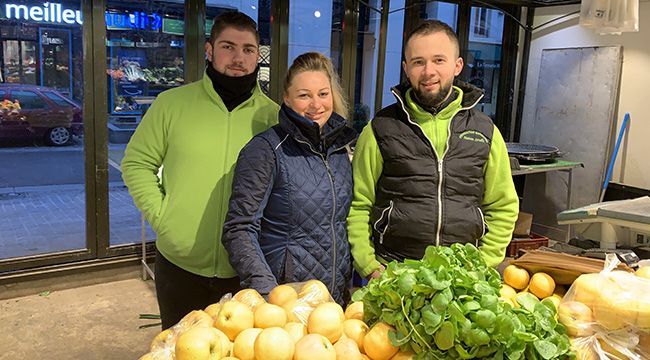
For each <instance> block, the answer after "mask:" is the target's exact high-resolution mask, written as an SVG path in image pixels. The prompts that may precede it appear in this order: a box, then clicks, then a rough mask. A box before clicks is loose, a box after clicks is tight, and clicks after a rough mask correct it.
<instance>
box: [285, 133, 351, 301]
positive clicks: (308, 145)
mask: <svg viewBox="0 0 650 360" xmlns="http://www.w3.org/2000/svg"><path fill="white" fill-rule="evenodd" d="M294 139H295V140H296V141H297V142H299V143H301V144H305V145H307V147H309V150H311V152H313V153H314V154H316V155H318V156H320V158H321V160H323V164H325V169H326V170H327V176H328V177H329V180H330V186H331V187H332V205H333V206H332V216H331V218H330V228H331V230H332V240H333V241H332V249H333V252H332V291H334V289H336V241H337V240H336V231H335V230H334V218H335V217H336V207H337V205H336V188H335V186H334V177H333V176H332V169H330V166H329V164H328V163H327V157H326V156H324V155H323V154H321V153H319V152H317V151H316V150H314V148H313V147H312V146H311V144H310V143H308V142H306V141H302V140H300V139H297V138H295V137H294ZM346 145H347V144H346ZM344 148H345V146H342V147H340V148H337V149H335V150H334V151H333V152H336V151H339V150H341V149H344Z"/></svg>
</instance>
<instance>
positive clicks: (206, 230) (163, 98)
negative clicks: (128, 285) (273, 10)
mask: <svg viewBox="0 0 650 360" xmlns="http://www.w3.org/2000/svg"><path fill="white" fill-rule="evenodd" d="M205 52H206V55H207V59H208V62H209V64H208V66H207V68H206V71H205V74H204V76H203V79H202V80H200V81H197V82H194V83H191V84H188V85H185V86H181V87H178V88H175V89H171V90H168V91H165V92H163V93H161V94H160V95H158V97H157V98H156V100H155V101H154V103H153V104H152V105H151V107H150V108H149V110H148V111H147V113H146V115H145V116H144V118H143V119H142V122H141V123H140V125H139V126H138V128H137V129H136V131H135V133H134V134H133V137H132V138H131V140H130V141H129V144H128V145H127V147H126V151H125V154H124V160H123V161H122V176H123V178H124V182H125V184H126V185H127V187H128V189H129V192H130V194H131V196H132V197H133V200H134V202H135V204H136V206H137V207H138V208H139V209H140V210H141V211H142V212H143V214H144V216H145V218H146V219H147V221H148V222H149V224H151V227H152V228H153V229H154V231H155V232H156V234H157V240H156V250H157V251H156V264H155V282H156V294H157V297H158V306H159V308H160V315H161V319H162V327H163V329H167V328H169V327H171V326H172V325H174V324H175V323H177V322H178V321H179V320H180V319H181V318H182V317H183V316H184V315H186V314H187V313H189V312H190V311H191V310H195V309H203V308H205V307H206V306H207V305H209V304H211V303H214V302H217V301H219V299H220V298H221V296H222V295H224V294H225V293H228V292H232V293H234V292H235V291H237V290H239V279H238V278H237V276H236V272H235V271H234V270H233V268H232V267H231V266H230V262H229V261H228V254H227V253H226V251H225V249H224V247H223V245H222V244H221V231H222V228H223V223H224V220H225V217H226V212H227V211H228V200H229V198H230V192H231V186H232V177H233V169H234V167H235V163H236V161H237V156H238V155H239V151H240V150H241V149H242V148H243V147H244V145H246V143H247V142H248V141H249V140H250V139H251V138H253V136H255V135H256V134H258V133H261V132H263V131H265V130H266V129H268V128H270V127H271V126H273V125H275V124H276V123H277V118H278V110H279V107H278V105H277V104H275V103H274V102H273V101H272V100H271V99H269V98H268V97H266V96H265V95H264V94H263V93H262V90H261V89H260V87H259V85H258V83H257V72H258V65H257V63H258V59H259V34H258V33H257V27H256V24H255V22H254V21H253V19H251V18H250V17H248V16H246V15H245V14H243V13H239V12H227V13H223V14H221V15H219V16H218V17H217V18H215V21H214V25H213V27H212V30H211V34H210V40H209V41H208V42H206V44H205ZM161 168H162V169H163V170H162V180H161V181H159V179H158V176H157V174H158V171H159V169H161Z"/></svg>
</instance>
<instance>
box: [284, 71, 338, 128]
mask: <svg viewBox="0 0 650 360" xmlns="http://www.w3.org/2000/svg"><path fill="white" fill-rule="evenodd" d="M284 103H285V104H286V105H287V106H289V107H290V108H291V109H292V110H293V111H295V112H297V113H298V114H300V115H302V116H304V117H306V118H307V119H310V120H312V121H314V122H316V123H318V125H319V126H320V127H323V125H325V123H327V120H329V118H330V116H332V109H333V107H334V101H333V98H332V89H331V84H330V80H329V78H328V77H327V74H326V73H325V72H324V71H303V72H300V73H298V74H296V75H295V76H294V77H293V80H291V84H290V85H289V87H288V88H287V91H286V93H285V94H284Z"/></svg>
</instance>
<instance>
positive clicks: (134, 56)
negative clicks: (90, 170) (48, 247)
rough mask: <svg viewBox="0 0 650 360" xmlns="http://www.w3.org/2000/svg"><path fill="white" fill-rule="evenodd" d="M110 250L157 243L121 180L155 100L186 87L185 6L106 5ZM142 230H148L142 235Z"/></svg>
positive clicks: (117, 1) (159, 3)
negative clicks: (130, 146)
mask: <svg viewBox="0 0 650 360" xmlns="http://www.w3.org/2000/svg"><path fill="white" fill-rule="evenodd" d="M105 14H106V15H105V19H106V55H107V74H106V76H107V80H108V81H107V84H108V102H107V104H108V109H107V111H108V141H109V149H108V155H109V165H110V168H111V170H114V171H116V172H117V174H118V177H117V178H115V179H113V178H111V179H109V223H110V245H111V246H115V245H121V244H132V243H137V242H140V241H141V240H142V239H141V238H142V236H144V237H145V238H146V239H147V240H153V239H155V235H154V233H153V231H152V230H151V228H150V227H149V226H148V224H144V222H143V220H142V217H141V214H140V212H139V210H138V209H137V208H136V207H135V205H134V204H133V200H132V199H131V197H130V195H129V193H128V190H127V189H126V187H125V186H124V184H123V182H122V181H121V180H122V179H121V176H119V171H120V163H121V162H122V158H123V156H124V148H125V147H126V144H127V143H128V141H129V139H130V137H131V135H132V134H133V132H134V131H135V129H136V127H137V126H138V124H139V123H140V120H141V119H142V117H143V116H144V114H145V113H146V112H147V109H148V108H149V106H150V105H151V103H153V101H154V99H155V98H156V97H157V96H158V94H160V93H161V92H163V91H165V90H169V89H172V88H175V87H178V86H181V85H184V84H185V83H186V81H185V74H184V62H185V59H184V51H183V49H184V47H185V42H184V5H183V4H182V2H180V3H171V2H166V1H153V0H148V1H137V2H127V1H121V0H113V1H110V0H109V1H107V5H106V13H105ZM143 226H144V230H143Z"/></svg>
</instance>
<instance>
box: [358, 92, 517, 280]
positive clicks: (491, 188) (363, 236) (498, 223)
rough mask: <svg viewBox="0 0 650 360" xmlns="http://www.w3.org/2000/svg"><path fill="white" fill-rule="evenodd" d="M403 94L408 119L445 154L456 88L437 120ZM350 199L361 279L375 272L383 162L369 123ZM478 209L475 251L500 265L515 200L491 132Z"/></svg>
mask: <svg viewBox="0 0 650 360" xmlns="http://www.w3.org/2000/svg"><path fill="white" fill-rule="evenodd" d="M411 91H412V90H411V89H409V90H408V91H407V92H406V96H405V103H406V106H407V111H408V112H409V115H410V116H411V117H412V118H413V119H414V120H415V121H416V122H417V123H418V124H419V125H420V127H421V128H422V131H423V133H424V134H425V135H426V136H427V138H429V139H430V140H431V143H432V144H433V147H434V148H435V151H436V153H437V154H444V153H445V150H446V146H447V136H448V128H449V122H450V121H451V119H452V118H453V117H454V116H455V115H456V114H457V113H458V112H459V111H460V110H461V103H462V99H463V91H462V90H461V89H460V88H458V87H454V94H456V95H457V98H456V99H455V100H454V101H452V102H451V103H450V104H449V105H448V106H447V107H446V108H445V109H442V110H441V111H440V112H438V113H437V114H436V115H435V116H434V115H432V114H431V113H430V112H428V111H426V110H424V109H422V108H421V107H420V106H419V105H418V104H417V103H415V102H414V101H413V100H412V98H411ZM352 168H353V177H354V198H353V200H352V206H351V208H350V214H349V216H348V239H349V241H350V244H351V251H352V256H353V259H354V266H355V268H356V269H357V271H358V272H359V273H360V274H361V275H362V276H364V277H365V276H368V275H369V274H371V273H372V272H373V271H375V270H377V269H378V268H379V265H380V262H385V261H384V260H383V259H378V258H377V256H376V254H375V249H374V246H373V244H372V241H371V234H372V229H371V225H370V210H371V209H372V206H373V204H374V202H375V195H376V194H375V186H376V184H377V181H378V180H379V177H380V176H381V174H382V171H383V158H382V154H381V152H380V150H379V146H378V145H377V140H376V138H375V135H374V132H373V129H372V126H371V125H370V124H368V125H367V126H366V127H365V128H364V129H363V131H362V132H361V135H360V136H359V140H358V141H357V145H356V148H355V152H354V158H353V160H352ZM481 208H482V210H483V213H484V215H485V221H486V223H487V224H488V227H489V232H488V233H487V234H486V235H484V236H483V238H481V239H480V242H481V245H480V247H479V249H480V251H481V254H482V256H483V258H484V259H485V260H486V262H487V263H488V265H490V266H496V265H498V264H499V263H500V262H501V261H502V260H503V258H504V256H505V248H506V247H507V245H508V243H509V242H510V238H511V236H512V230H513V228H514V223H515V220H516V218H517V213H518V209H519V199H518V196H517V193H516V191H515V188H514V184H513V182H512V177H511V173H510V161H509V159H508V153H507V149H506V146H505V142H504V140H503V137H502V136H501V134H500V132H499V131H498V129H497V128H496V127H495V128H494V132H493V135H492V143H491V146H490V152H489V155H488V160H487V162H486V164H485V167H484V192H483V201H482V204H481Z"/></svg>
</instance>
